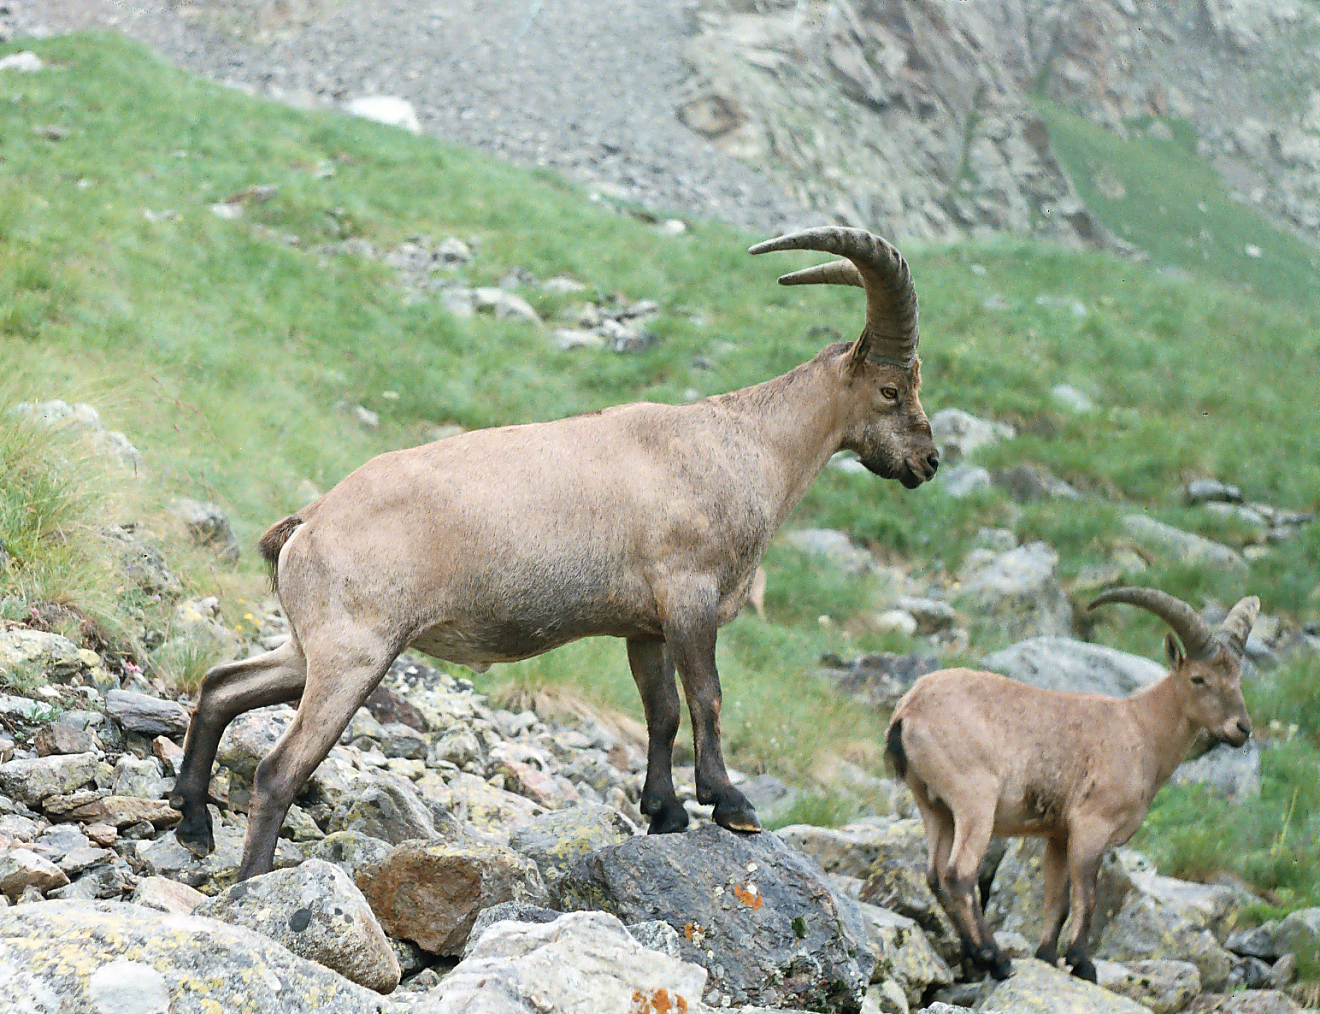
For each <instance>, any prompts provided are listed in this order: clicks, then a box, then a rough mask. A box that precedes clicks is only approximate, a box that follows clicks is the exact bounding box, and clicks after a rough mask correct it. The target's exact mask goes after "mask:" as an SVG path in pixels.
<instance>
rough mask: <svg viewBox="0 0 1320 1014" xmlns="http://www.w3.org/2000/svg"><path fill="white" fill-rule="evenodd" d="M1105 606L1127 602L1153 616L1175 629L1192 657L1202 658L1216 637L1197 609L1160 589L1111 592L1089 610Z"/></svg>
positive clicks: (1114, 590)
mask: <svg viewBox="0 0 1320 1014" xmlns="http://www.w3.org/2000/svg"><path fill="white" fill-rule="evenodd" d="M1106 602H1126V603H1127V604H1128V605H1130V606H1139V607H1140V608H1142V609H1145V610H1147V611H1148V612H1152V613H1154V614H1155V615H1156V616H1158V617H1159V618H1160V619H1161V620H1163V621H1164V622H1165V623H1167V624H1168V625H1169V626H1170V627H1172V628H1173V632H1174V633H1175V634H1177V635H1178V639H1179V640H1180V641H1182V643H1183V647H1184V648H1185V649H1186V650H1187V654H1189V655H1200V654H1201V653H1202V652H1203V651H1205V649H1206V648H1207V647H1208V646H1209V644H1210V639H1211V637H1213V636H1214V632H1213V631H1211V629H1210V627H1209V625H1208V624H1207V623H1206V622H1205V620H1203V619H1201V617H1200V615H1199V614H1198V613H1197V612H1196V610H1195V609H1193V608H1192V607H1191V606H1189V605H1188V604H1187V603H1186V602H1183V601H1182V600H1181V599H1176V598H1174V597H1173V596H1172V595H1170V594H1168V593H1167V592H1162V591H1160V590H1159V589H1158V588H1110V589H1109V590H1108V591H1103V592H1101V593H1100V594H1099V595H1097V596H1096V597H1095V598H1094V599H1092V600H1091V604H1090V605H1089V606H1087V607H1086V608H1087V609H1094V608H1095V607H1096V606H1102V605H1104V604H1105V603H1106Z"/></svg>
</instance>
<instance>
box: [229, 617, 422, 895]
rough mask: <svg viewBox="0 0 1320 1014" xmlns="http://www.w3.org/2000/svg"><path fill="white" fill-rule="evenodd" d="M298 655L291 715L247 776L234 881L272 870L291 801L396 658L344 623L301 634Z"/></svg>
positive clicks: (370, 635)
mask: <svg viewBox="0 0 1320 1014" xmlns="http://www.w3.org/2000/svg"><path fill="white" fill-rule="evenodd" d="M303 651H304V653H305V655H306V658H307V680H306V685H305V687H304V688H303V694H302V701H301V702H300V703H299V705H298V713H297V714H296V715H295V716H294V718H293V721H292V722H291V723H289V727H288V728H287V729H286V730H285V731H284V735H283V736H281V737H280V741H279V742H278V743H276V744H275V746H274V748H273V749H272V750H271V752H270V753H269V754H267V755H266V757H265V758H264V759H263V760H262V762H261V763H260V764H258V765H257V774H256V778H255V779H253V784H252V804H251V808H250V810H249V812H248V829H247V838H246V839H245V840H244V842H243V863H242V865H241V866H240V867H239V870H238V879H239V880H246V879H247V878H249V877H253V876H257V875H258V874H261V873H269V872H270V871H271V869H272V868H273V867H274V861H275V845H276V839H277V838H278V837H279V833H280V826H281V825H282V824H283V823H284V818H285V816H286V814H288V812H289V806H290V805H291V804H292V803H293V800H294V797H295V796H296V795H297V794H298V791H299V790H300V789H301V788H302V787H303V785H304V784H305V783H306V782H307V779H308V778H310V777H311V775H312V772H313V771H315V770H316V767H317V765H318V764H320V763H321V761H322V760H324V759H325V755H326V754H328V753H329V752H330V748H331V747H333V746H334V745H335V743H336V742H337V741H338V739H339V736H340V734H341V733H342V732H343V731H344V729H345V728H347V726H348V722H349V719H351V718H352V717H353V714H354V713H355V712H356V711H357V709H358V708H360V707H361V706H362V703H363V701H365V700H366V699H367V697H368V696H369V695H370V694H371V691H373V690H374V689H376V684H378V683H379V682H380V681H381V679H382V677H384V675H385V673H386V671H387V670H388V669H389V667H390V663H391V662H393V661H394V658H395V656H396V655H397V654H398V648H397V647H395V646H393V645H387V644H385V643H384V642H382V641H381V640H380V639H379V638H378V637H377V636H376V635H375V634H373V633H372V632H371V631H367V630H363V629H362V628H354V627H350V626H347V625H343V626H338V627H336V628H335V629H334V631H333V632H332V633H328V632H326V630H325V629H324V628H323V629H322V630H321V631H320V632H319V633H318V635H317V636H316V637H313V636H312V635H310V634H309V635H308V636H307V638H306V640H305V641H304V643H303Z"/></svg>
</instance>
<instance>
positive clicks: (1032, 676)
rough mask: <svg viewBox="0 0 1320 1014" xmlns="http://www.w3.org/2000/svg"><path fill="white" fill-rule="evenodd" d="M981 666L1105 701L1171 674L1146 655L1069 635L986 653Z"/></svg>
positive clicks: (1026, 681)
mask: <svg viewBox="0 0 1320 1014" xmlns="http://www.w3.org/2000/svg"><path fill="white" fill-rule="evenodd" d="M981 664H982V665H983V666H985V668H987V669H989V670H990V671H991V672H997V673H1001V674H1003V675H1004V676H1008V677H1010V678H1011V679H1015V680H1018V681H1019V682H1022V683H1030V684H1031V685H1032V686H1034V687H1044V688H1046V689H1049V690H1066V691H1072V692H1074V693H1083V694H1103V695H1104V696H1105V697H1127V696H1129V695H1131V694H1132V693H1134V692H1135V691H1137V690H1140V689H1142V688H1143V687H1147V686H1150V685H1151V684H1152V683H1157V682H1159V681H1160V680H1161V679H1163V678H1164V675H1165V672H1166V670H1165V668H1164V667H1163V666H1161V665H1159V664H1158V663H1156V662H1152V661H1151V660H1150V659H1148V658H1143V657H1142V656H1141V655H1133V654H1130V653H1128V652H1126V651H1117V650H1116V649H1114V648H1106V647H1105V646H1104V645H1102V644H1089V643H1087V642H1086V641H1076V640H1073V639H1072V638H1070V637H1032V638H1028V639H1027V640H1025V641H1019V642H1018V643H1017V644H1012V645H1009V646H1008V647H1007V648H1005V649H1003V650H1002V651H996V652H993V653H992V654H989V655H987V656H986V657H985V658H983V659H982V660H981Z"/></svg>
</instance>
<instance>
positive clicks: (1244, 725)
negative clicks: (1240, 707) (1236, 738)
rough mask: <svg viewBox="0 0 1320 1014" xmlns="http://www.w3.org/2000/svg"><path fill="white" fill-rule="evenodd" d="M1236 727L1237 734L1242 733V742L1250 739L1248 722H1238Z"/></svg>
mask: <svg viewBox="0 0 1320 1014" xmlns="http://www.w3.org/2000/svg"><path fill="white" fill-rule="evenodd" d="M1237 727H1238V732H1240V733H1242V738H1243V739H1244V740H1247V739H1250V738H1251V723H1250V722H1243V721H1239V722H1238V724H1237Z"/></svg>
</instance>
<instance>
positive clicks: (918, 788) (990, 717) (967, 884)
mask: <svg viewBox="0 0 1320 1014" xmlns="http://www.w3.org/2000/svg"><path fill="white" fill-rule="evenodd" d="M1106 602H1127V603H1129V604H1131V605H1134V606H1140V607H1142V608H1143V609H1148V610H1150V611H1151V612H1152V613H1154V614H1155V615H1156V616H1159V617H1160V618H1161V619H1162V620H1164V621H1165V622H1166V623H1167V624H1168V625H1169V626H1170V627H1172V628H1173V630H1174V632H1175V633H1176V634H1177V635H1178V638H1181V639H1182V645H1181V646H1180V645H1179V644H1178V640H1177V639H1175V637H1174V636H1173V634H1167V635H1166V636H1165V649H1166V650H1167V652H1168V656H1169V661H1170V663H1171V666H1172V667H1171V669H1170V670H1169V674H1168V675H1167V676H1165V677H1164V679H1162V680H1160V681H1159V682H1158V683H1156V684H1154V685H1153V686H1150V687H1147V688H1146V689H1145V690H1142V691H1139V692H1138V693H1136V694H1133V695H1132V696H1131V697H1128V698H1123V699H1116V698H1112V697H1101V696H1099V695H1096V694H1071V693H1064V692H1062V691H1058V690H1045V689H1041V688H1039V687H1033V686H1028V685H1027V684H1025V683H1019V682H1017V681H1016V680H1011V679H1008V678H1006V677H1004V676H997V675H995V674H994V673H988V672H975V671H972V670H970V669H945V670H941V671H940V672H934V673H931V674H930V675H928V676H923V677H921V679H919V680H917V682H916V683H915V684H914V685H913V687H912V689H911V690H909V691H908V692H907V693H906V694H905V695H904V696H903V698H902V699H901V700H900V701H899V702H898V706H897V707H895V708H894V715H893V718H892V719H891V720H890V723H889V732H888V736H887V737H886V753H887V754H888V756H889V759H890V761H891V762H892V763H893V765H894V768H895V771H896V772H897V774H898V775H899V777H900V778H904V779H905V780H906V781H907V784H908V787H909V788H910V789H911V790H912V795H913V797H914V798H915V799H916V803H917V808H918V809H919V810H920V811H921V820H922V823H923V824H924V825H925V828H926V839H927V843H928V845H929V847H930V859H929V865H928V867H927V873H926V879H927V881H928V882H929V884H930V888H931V891H932V892H933V893H934V894H935V896H936V898H938V899H939V902H940V904H941V905H942V906H943V907H944V910H945V911H946V912H948V913H949V917H950V918H951V919H952V920H953V923H954V925H955V926H956V927H957V928H958V932H959V934H960V935H961V937H962V943H963V952H964V954H965V955H966V956H967V957H968V958H970V959H971V960H973V961H974V962H976V963H977V964H980V965H981V966H983V967H985V968H987V969H989V970H990V972H991V974H992V975H994V976H996V977H998V978H1004V977H1005V976H1007V975H1008V974H1009V973H1010V972H1011V963H1010V962H1009V960H1008V958H1007V957H1006V956H1005V955H1004V954H1003V952H1002V951H1000V950H999V947H998V945H997V944H996V943H995V938H994V936H993V935H992V934H991V933H990V930H989V929H988V928H987V927H986V925H985V920H984V918H983V917H982V915H981V906H980V905H978V904H977V903H976V876H977V870H978V868H979V867H980V865H981V859H982V857H983V856H984V855H985V850H986V846H987V845H988V844H989V842H990V839H991V837H1008V836H1019V835H1032V836H1037V837H1041V838H1044V839H1045V860H1044V870H1045V931H1044V933H1043V935H1042V936H1041V941H1040V947H1039V948H1038V949H1037V951H1036V957H1038V958H1040V959H1041V960H1043V961H1047V962H1049V963H1050V964H1053V963H1054V962H1055V960H1056V953H1057V947H1058V940H1059V933H1060V932H1061V931H1062V929H1063V923H1064V920H1065V919H1066V918H1067V917H1068V910H1069V907H1071V909H1072V913H1073V930H1072V940H1071V941H1070V943H1069V945H1068V951H1067V954H1066V955H1065V960H1066V961H1067V962H1068V964H1069V965H1071V966H1072V972H1073V975H1076V976H1080V977H1081V978H1084V979H1090V980H1091V981H1092V982H1094V981H1095V977H1096V971H1095V965H1094V963H1093V962H1092V961H1091V959H1090V958H1089V957H1088V956H1087V937H1088V935H1089V934H1090V931H1091V914H1092V911H1093V910H1094V908H1095V879H1096V874H1097V872H1098V871H1099V868H1100V860H1101V859H1103V858H1104V854H1105V852H1107V851H1108V850H1109V849H1112V848H1116V847H1118V846H1119V845H1122V844H1123V843H1124V842H1126V841H1127V840H1128V839H1129V838H1131V837H1132V835H1133V834H1134V833H1135V832H1136V830H1137V828H1138V827H1140V826H1141V821H1142V820H1143V819H1144V818H1145V816H1146V811H1147V810H1148V809H1150V803H1151V800H1152V799H1153V798H1154V797H1155V793H1156V792H1157V791H1159V788H1160V786H1162V785H1163V784H1164V783H1165V782H1167V781H1168V780H1169V776H1170V775H1171V774H1173V769H1174V768H1176V767H1177V766H1178V765H1179V764H1180V763H1181V762H1182V760H1183V758H1184V757H1185V756H1186V754H1187V750H1188V747H1190V746H1191V744H1192V741H1193V739H1194V738H1195V737H1196V736H1197V734H1198V733H1201V732H1207V733H1209V734H1210V736H1212V737H1213V738H1214V739H1216V740H1218V741H1220V742H1223V743H1230V744H1232V745H1233V746H1241V745H1242V744H1243V743H1245V742H1246V741H1247V737H1249V736H1250V735H1251V719H1250V718H1248V717H1247V706H1246V704H1245V702H1244V701H1243V700H1242V657H1243V652H1244V651H1245V649H1246V643H1247V635H1248V634H1250V633H1251V625H1252V624H1253V623H1254V622H1255V619H1256V613H1257V611H1258V610H1259V609H1260V600H1259V599H1257V598H1256V597H1255V596H1254V595H1252V596H1248V597H1247V598H1244V599H1242V601H1240V602H1239V603H1238V604H1237V605H1235V606H1234V607H1233V609H1232V610H1231V611H1230V612H1229V614H1228V616H1227V617H1226V618H1225V620H1224V622H1223V624H1221V625H1220V627H1219V629H1218V630H1211V629H1210V628H1209V627H1208V626H1207V625H1206V624H1205V622H1204V621H1203V620H1202V619H1201V617H1200V616H1198V615H1197V614H1196V611H1195V610H1193V609H1192V608H1191V607H1190V606H1188V605H1187V604H1186V603H1184V602H1180V601H1179V600H1178V599H1176V598H1174V597H1173V596H1172V595H1168V594H1165V593H1164V592H1161V591H1157V590H1155V589H1153V588H1114V589H1111V590H1110V591H1106V592H1102V593H1101V594H1100V595H1098V596H1097V597H1096V598H1095V600H1094V601H1093V602H1092V603H1091V606H1090V608H1095V607H1096V606H1098V605H1101V604H1103V603H1106ZM1184 647H1185V648H1186V651H1185V652H1184V650H1183V648H1184ZM1065 886H1066V887H1068V888H1069V890H1065ZM1070 896H1071V897H1070Z"/></svg>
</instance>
